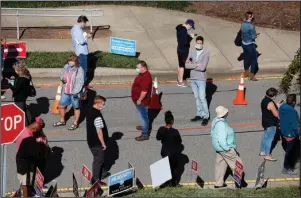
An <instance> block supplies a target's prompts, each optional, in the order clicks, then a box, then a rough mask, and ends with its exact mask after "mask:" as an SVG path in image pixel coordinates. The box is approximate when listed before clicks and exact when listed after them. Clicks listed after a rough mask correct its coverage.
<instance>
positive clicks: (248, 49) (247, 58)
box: [242, 43, 259, 74]
mask: <svg viewBox="0 0 301 198" xmlns="http://www.w3.org/2000/svg"><path fill="white" fill-rule="evenodd" d="M242 49H243V51H244V68H245V70H249V68H250V65H251V73H253V74H256V73H257V72H258V70H259V68H258V61H257V51H256V47H255V44H254V43H253V44H250V45H244V44H242Z"/></svg>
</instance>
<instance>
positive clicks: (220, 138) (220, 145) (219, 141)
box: [210, 118, 236, 152]
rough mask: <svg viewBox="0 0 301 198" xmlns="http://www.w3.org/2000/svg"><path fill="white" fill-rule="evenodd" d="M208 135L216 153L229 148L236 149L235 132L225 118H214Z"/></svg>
mask: <svg viewBox="0 0 301 198" xmlns="http://www.w3.org/2000/svg"><path fill="white" fill-rule="evenodd" d="M210 135H211V137H212V145H213V148H214V150H215V151H216V152H225V151H228V150H229V149H231V148H234V149H236V138H235V132H234V130H233V129H232V128H231V127H230V126H229V125H228V123H227V121H226V119H225V118H215V119H214V120H213V121H212V126H211V131H210Z"/></svg>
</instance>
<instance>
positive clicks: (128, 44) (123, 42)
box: [110, 37, 136, 56]
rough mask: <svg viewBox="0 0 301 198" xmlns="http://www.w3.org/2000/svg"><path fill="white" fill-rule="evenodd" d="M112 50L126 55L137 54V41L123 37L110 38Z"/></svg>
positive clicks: (114, 52)
mask: <svg viewBox="0 0 301 198" xmlns="http://www.w3.org/2000/svg"><path fill="white" fill-rule="evenodd" d="M110 52H111V53H112V54H120V55H125V56H136V41H134V40H128V39H123V38H117V37H111V38H110Z"/></svg>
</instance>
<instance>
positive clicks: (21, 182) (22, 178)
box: [17, 172, 33, 186]
mask: <svg viewBox="0 0 301 198" xmlns="http://www.w3.org/2000/svg"><path fill="white" fill-rule="evenodd" d="M29 174H30V178H29V179H30V181H29V182H30V183H31V182H32V176H33V172H30V173H29ZM17 177H18V179H19V181H20V184H21V185H24V186H25V185H26V178H27V174H24V175H21V174H19V173H17Z"/></svg>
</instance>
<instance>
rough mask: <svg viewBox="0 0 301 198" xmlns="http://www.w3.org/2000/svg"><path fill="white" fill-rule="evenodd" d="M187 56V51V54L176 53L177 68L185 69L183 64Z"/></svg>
mask: <svg viewBox="0 0 301 198" xmlns="http://www.w3.org/2000/svg"><path fill="white" fill-rule="evenodd" d="M188 54H189V51H187V52H179V51H178V61H179V67H182V68H185V63H186V60H187V57H188Z"/></svg>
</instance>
